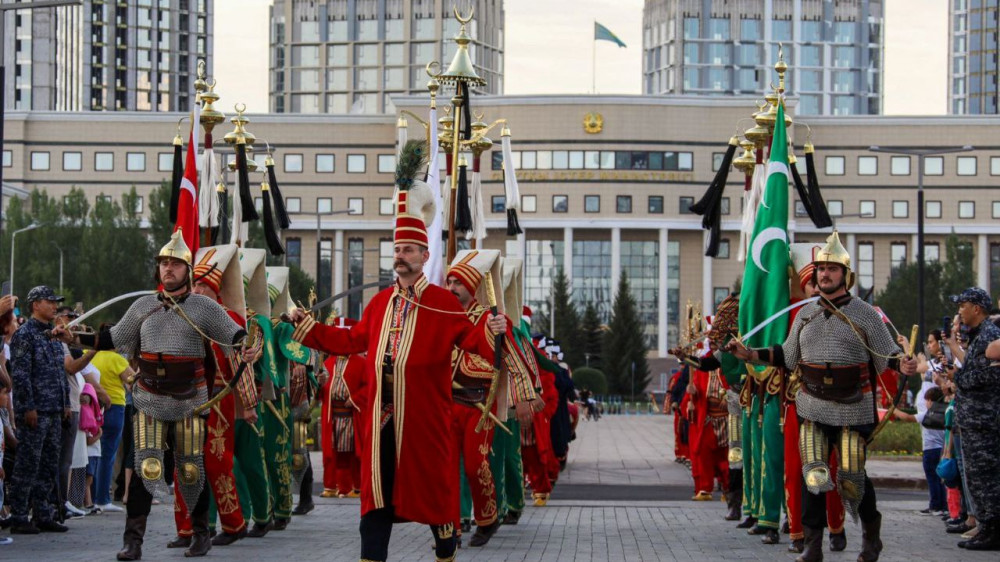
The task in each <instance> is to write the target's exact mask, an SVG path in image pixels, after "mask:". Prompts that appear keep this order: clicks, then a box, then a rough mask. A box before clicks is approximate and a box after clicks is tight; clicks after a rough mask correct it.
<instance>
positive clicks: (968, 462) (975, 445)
mask: <svg viewBox="0 0 1000 562" xmlns="http://www.w3.org/2000/svg"><path fill="white" fill-rule="evenodd" d="M997 339H1000V328H998V327H997V326H995V325H994V324H993V323H992V322H990V321H989V320H984V321H983V322H982V323H981V324H980V325H979V326H976V327H975V328H972V329H971V330H970V332H969V342H970V343H969V348H968V349H967V350H966V353H965V362H964V363H962V368H961V369H959V370H958V371H957V372H956V373H955V387H956V388H957V392H956V393H955V415H956V421H957V423H958V426H959V428H960V429H961V432H962V441H961V444H962V459H963V463H964V465H965V474H966V481H967V483H968V488H969V489H968V492H969V494H970V495H971V496H972V499H973V503H974V504H975V506H976V513H975V515H976V518H977V519H978V520H979V521H980V522H986V523H987V524H991V525H992V526H997V525H1000V486H998V485H997V483H996V475H997V474H1000V456H998V455H997V446H996V440H997V436H998V435H1000V392H998V389H1000V367H995V366H992V365H991V363H992V362H991V361H990V360H989V359H987V358H986V347H987V346H989V344H990V342H992V341H994V340H997Z"/></svg>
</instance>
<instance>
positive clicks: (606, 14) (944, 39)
mask: <svg viewBox="0 0 1000 562" xmlns="http://www.w3.org/2000/svg"><path fill="white" fill-rule="evenodd" d="M270 4H271V1H270V0H216V2H215V75H216V78H217V80H218V86H217V88H216V91H217V92H219V94H220V95H221V96H222V99H221V100H220V102H219V105H218V107H219V108H220V110H222V111H225V112H226V113H231V112H232V107H233V104H234V103H236V102H243V103H246V104H247V110H248V111H249V112H251V113H263V112H266V111H267V108H268V103H267V66H268V52H267V46H268V45H267V43H268V6H269V5H270ZM885 4H886V17H885V20H886V26H885V42H886V45H885V74H884V80H885V84H884V85H885V89H884V95H885V97H884V110H885V113H886V114H892V115H940V114H943V113H945V112H946V109H947V108H946V105H947V43H948V2H945V1H944V0H885ZM642 5H643V0H505V2H504V6H505V9H506V12H507V22H506V23H507V25H506V29H507V33H506V38H505V39H506V41H505V43H506V45H505V50H506V57H505V58H506V65H505V82H506V84H505V93H507V94H585V93H589V92H591V89H592V87H593V85H594V82H596V89H597V92H598V93H604V94H612V93H613V94H639V93H641V88H642V64H641V59H642ZM595 20H596V21H599V22H600V23H601V24H603V25H604V26H605V27H607V28H608V29H610V30H611V31H612V32H614V33H615V34H616V35H617V36H618V37H619V38H621V40H622V41H624V42H625V44H626V45H628V47H627V48H624V49H623V48H621V47H618V46H617V45H615V44H614V43H610V42H607V41H600V42H598V43H597V44H596V53H595V51H594V49H595V44H594V41H593V29H594V21H595ZM595 54H596V70H597V72H596V80H595V79H594V72H593V67H594V61H595V56H594V55H595Z"/></svg>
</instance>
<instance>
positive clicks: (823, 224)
mask: <svg viewBox="0 0 1000 562" xmlns="http://www.w3.org/2000/svg"><path fill="white" fill-rule="evenodd" d="M814 152H816V149H815V148H814V147H813V144H812V143H811V142H808V141H806V146H805V153H806V181H807V182H808V183H807V186H808V187H809V204H810V205H811V206H812V209H813V212H815V213H816V220H814V221H813V223H814V224H815V225H816V228H829V227H831V226H833V220H831V219H830V213H829V211H827V210H826V203H825V202H824V201H823V195H822V194H821V193H820V192H819V178H818V177H817V175H816V163H815V161H814V158H813V153H814Z"/></svg>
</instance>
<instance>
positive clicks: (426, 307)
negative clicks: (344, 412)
mask: <svg viewBox="0 0 1000 562" xmlns="http://www.w3.org/2000/svg"><path fill="white" fill-rule="evenodd" d="M414 289H415V291H416V301H417V303H419V306H418V307H416V308H414V309H412V310H410V312H409V314H408V315H407V316H406V319H405V321H404V324H403V326H402V339H401V341H400V344H399V351H398V352H397V354H396V357H395V359H394V363H393V370H394V378H395V382H394V385H393V405H394V413H393V415H392V421H390V422H389V423H395V430H396V476H395V483H394V485H393V490H392V497H386V494H384V493H383V490H382V489H381V479H380V475H381V469H380V467H379V463H380V460H379V447H380V440H381V435H380V432H379V431H373V428H378V427H379V417H380V414H381V410H382V402H381V401H382V386H383V384H382V382H383V377H382V374H381V372H382V359H383V356H384V355H385V349H386V343H387V341H388V335H389V327H390V325H391V321H392V312H393V301H394V299H395V298H396V295H397V292H398V291H400V288H399V285H398V284H397V285H395V286H393V287H391V288H389V289H385V290H383V291H381V292H380V293H378V294H377V295H375V297H374V298H373V299H372V300H371V302H370V303H369V304H368V306H367V307H365V310H364V313H363V314H362V316H361V321H360V322H358V324H357V325H355V326H353V327H352V328H350V329H347V328H335V327H331V326H326V325H324V324H317V323H315V322H310V321H306V322H303V323H300V324H299V326H298V327H297V328H296V330H295V339H296V340H298V341H301V342H302V343H303V344H304V345H305V346H307V347H310V348H312V349H318V350H321V351H325V352H327V353H331V354H335V355H344V354H351V353H361V352H363V351H367V352H368V356H367V358H366V360H365V369H364V377H363V385H364V391H363V393H362V396H363V400H362V401H363V404H359V406H361V414H362V416H361V417H362V419H361V439H362V444H361V514H362V515H364V514H365V513H367V512H369V511H371V510H372V509H378V508H382V507H386V506H389V505H391V506H393V508H394V509H395V515H396V518H397V520H403V521H413V522H417V523H426V524H429V525H444V524H447V523H451V522H452V514H453V512H454V506H456V505H458V471H457V470H455V466H457V464H458V456H457V451H455V446H454V442H453V441H452V438H451V419H452V417H451V407H452V398H451V354H452V349H453V348H454V347H456V346H457V347H459V348H461V349H464V350H466V351H471V352H473V353H476V354H479V355H481V356H483V357H484V358H486V359H487V360H488V361H491V362H492V361H493V356H494V354H493V334H492V333H491V332H489V329H488V328H485V329H477V327H476V326H475V325H474V324H473V323H472V322H470V321H469V319H468V317H467V316H466V315H465V311H464V310H463V309H462V305H461V304H460V303H459V302H458V299H457V298H455V295H452V294H451V293H450V292H448V291H446V290H445V289H442V288H441V287H438V286H435V285H430V284H429V283H428V282H427V280H426V278H424V277H423V276H421V277H420V278H419V279H418V280H417V282H416V283H415V284H414ZM353 395H354V391H353V387H352V396H353Z"/></svg>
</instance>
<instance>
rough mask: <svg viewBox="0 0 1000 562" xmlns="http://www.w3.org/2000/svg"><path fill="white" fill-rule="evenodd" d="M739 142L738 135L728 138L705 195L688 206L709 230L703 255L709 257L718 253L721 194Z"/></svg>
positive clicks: (720, 227)
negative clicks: (724, 150)
mask: <svg viewBox="0 0 1000 562" xmlns="http://www.w3.org/2000/svg"><path fill="white" fill-rule="evenodd" d="M739 144H740V139H739V137H737V136H735V135H734V136H733V137H732V138H731V139H729V146H727V147H726V153H725V155H724V156H723V158H722V163H721V164H720V165H719V171H717V172H716V173H715V178H713V179H712V183H710V184H709V185H708V190H707V191H705V195H703V196H702V198H701V199H700V200H699V201H698V202H697V203H695V204H694V205H691V207H690V209H691V212H692V213H694V214H696V215H701V216H702V220H701V227H702V228H704V229H705V230H708V231H709V238H708V247H707V248H706V249H705V255H706V256H708V257H710V258H714V257H716V256H718V255H719V237H720V235H721V234H722V232H721V231H722V194H723V193H724V192H725V191H726V181H727V180H728V179H729V168H730V166H732V164H733V156H735V154H736V147H738V146H739Z"/></svg>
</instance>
